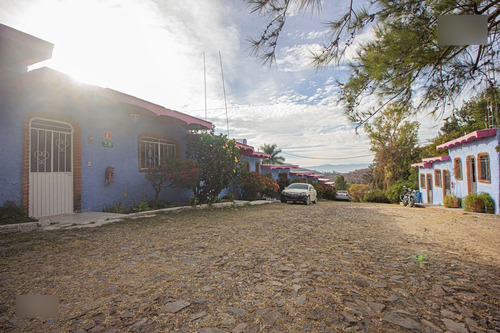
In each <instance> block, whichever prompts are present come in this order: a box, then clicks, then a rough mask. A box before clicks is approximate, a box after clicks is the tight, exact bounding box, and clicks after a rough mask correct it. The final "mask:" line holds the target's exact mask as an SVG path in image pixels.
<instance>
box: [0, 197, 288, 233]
mask: <svg viewBox="0 0 500 333" xmlns="http://www.w3.org/2000/svg"><path fill="white" fill-rule="evenodd" d="M276 202H280V201H279V200H256V201H244V200H235V201H233V202H219V203H215V204H211V205H209V204H203V205H197V206H194V207H193V206H181V207H173V208H163V209H156V210H148V211H144V212H138V213H132V214H128V215H127V216H125V217H122V218H116V219H101V220H97V221H88V222H82V223H71V224H70V223H64V222H50V221H42V222H26V223H16V224H7V225H0V235H1V234H8V233H14V232H30V231H37V230H38V231H41V230H59V229H65V230H67V229H80V228H94V227H99V226H101V225H104V224H109V223H114V222H120V221H123V220H124V219H137V218H141V217H143V218H147V217H153V216H156V214H158V213H174V212H180V211H184V210H193V209H209V208H226V207H243V206H247V205H248V206H256V205H263V204H272V203H276Z"/></svg>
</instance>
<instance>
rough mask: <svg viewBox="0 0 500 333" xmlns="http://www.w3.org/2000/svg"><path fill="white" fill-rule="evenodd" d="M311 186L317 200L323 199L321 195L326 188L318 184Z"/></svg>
mask: <svg viewBox="0 0 500 333" xmlns="http://www.w3.org/2000/svg"><path fill="white" fill-rule="evenodd" d="M312 186H313V187H314V189H315V190H316V194H317V197H318V198H323V195H324V193H325V190H326V186H325V185H323V184H320V183H313V184H312Z"/></svg>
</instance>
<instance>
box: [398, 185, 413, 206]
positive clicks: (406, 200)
mask: <svg viewBox="0 0 500 333" xmlns="http://www.w3.org/2000/svg"><path fill="white" fill-rule="evenodd" d="M403 188H404V193H403V194H402V195H400V196H399V200H400V201H401V202H400V204H401V205H403V206H409V207H413V206H415V202H416V196H417V194H416V192H415V191H413V190H411V189H409V188H407V187H406V186H403Z"/></svg>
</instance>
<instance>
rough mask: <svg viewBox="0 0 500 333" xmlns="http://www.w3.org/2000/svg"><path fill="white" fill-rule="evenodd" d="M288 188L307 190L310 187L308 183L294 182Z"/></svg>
mask: <svg viewBox="0 0 500 333" xmlns="http://www.w3.org/2000/svg"><path fill="white" fill-rule="evenodd" d="M288 188H296V189H299V190H307V189H308V188H309V185H307V184H292V185H290V186H288Z"/></svg>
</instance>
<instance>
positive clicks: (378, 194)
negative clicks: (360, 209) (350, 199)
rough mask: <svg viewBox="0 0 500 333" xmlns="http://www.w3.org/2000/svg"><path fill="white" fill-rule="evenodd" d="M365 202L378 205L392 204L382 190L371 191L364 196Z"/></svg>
mask: <svg viewBox="0 0 500 333" xmlns="http://www.w3.org/2000/svg"><path fill="white" fill-rule="evenodd" d="M363 201H366V202H378V203H391V201H390V200H389V198H387V195H386V194H385V191H382V190H371V191H370V192H368V193H366V194H365V195H364V196H363Z"/></svg>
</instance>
